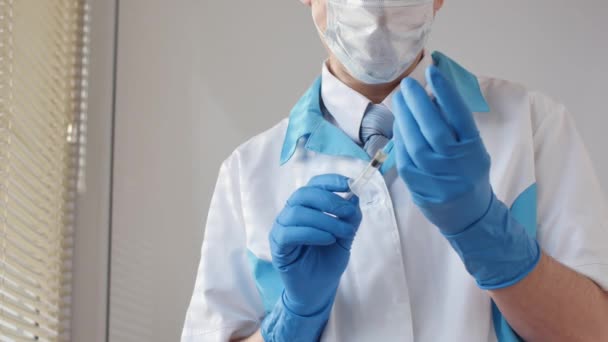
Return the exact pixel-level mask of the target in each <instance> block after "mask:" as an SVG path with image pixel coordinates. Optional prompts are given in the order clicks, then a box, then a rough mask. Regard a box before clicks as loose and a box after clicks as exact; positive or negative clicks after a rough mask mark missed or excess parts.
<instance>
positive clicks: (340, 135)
mask: <svg viewBox="0 0 608 342" xmlns="http://www.w3.org/2000/svg"><path fill="white" fill-rule="evenodd" d="M432 57H433V63H434V64H435V65H436V66H437V68H438V69H439V70H440V71H441V72H442V73H443V74H444V76H445V77H446V78H448V79H449V80H451V81H452V83H453V84H454V85H455V86H456V88H457V89H458V91H459V92H460V94H461V95H462V96H463V99H464V100H465V102H466V103H467V105H468V106H469V109H471V111H472V112H477V113H487V112H489V111H490V107H489V105H488V103H487V101H486V100H485V97H484V96H483V93H482V92H481V88H480V86H479V81H478V79H477V77H476V76H475V75H473V74H472V73H471V72H469V71H468V70H466V69H465V68H463V67H462V66H461V65H459V64H458V63H456V62H455V61H453V60H452V59H450V58H449V57H447V56H446V55H444V54H442V53H441V52H437V51H436V52H433V53H432ZM302 138H306V144H305V145H304V148H306V149H307V150H309V151H314V152H317V153H322V154H327V155H333V156H344V157H352V158H358V159H362V160H364V161H369V160H370V157H369V155H368V154H367V153H366V152H365V150H363V148H362V147H361V146H359V145H357V143H355V142H354V141H353V140H352V139H351V138H350V137H349V136H348V135H347V134H346V133H344V132H343V131H342V130H341V129H340V128H338V127H336V126H335V125H333V124H332V123H330V122H329V121H327V120H326V119H325V118H324V116H323V112H322V111H321V77H318V78H317V79H316V80H315V82H314V83H313V84H312V86H311V87H310V88H309V89H308V91H307V92H306V93H305V94H304V96H302V98H301V99H300V100H299V101H298V103H297V104H296V105H295V106H294V107H293V109H292V110H291V114H290V115H289V125H288V126H287V133H286V134H285V140H284V142H283V149H282V151H281V165H283V164H285V163H287V162H288V161H289V160H290V159H291V157H292V156H293V154H294V153H295V151H296V148H297V146H298V141H299V140H300V139H302ZM389 144H391V145H389V147H388V150H390V146H392V141H391V142H389ZM393 165H394V157H393V153H389V160H387V162H385V164H384V165H383V170H387V169H390V168H391V167H392V166H393Z"/></svg>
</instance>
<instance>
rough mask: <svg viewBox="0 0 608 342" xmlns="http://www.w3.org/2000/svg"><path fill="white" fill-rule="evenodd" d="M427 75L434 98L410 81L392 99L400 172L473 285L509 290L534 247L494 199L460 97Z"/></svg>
mask: <svg viewBox="0 0 608 342" xmlns="http://www.w3.org/2000/svg"><path fill="white" fill-rule="evenodd" d="M426 77H427V82H428V83H429V85H430V86H431V89H432V92H433V94H434V96H435V99H434V100H431V98H430V97H429V96H428V95H427V93H426V91H425V90H424V88H423V87H422V86H421V85H420V84H419V83H418V82H417V81H416V80H414V79H411V78H406V79H404V80H403V81H402V82H401V92H399V93H397V94H396V96H394V98H393V104H394V109H395V118H396V120H395V126H394V140H395V153H396V161H397V169H398V172H399V175H400V176H401V178H402V179H403V180H404V182H405V183H406V184H407V186H408V188H409V189H410V192H411V194H412V198H413V201H414V203H415V204H416V205H417V206H418V207H419V208H420V210H421V211H422V213H423V214H424V215H425V216H426V217H427V218H428V219H429V221H431V222H432V223H433V224H435V225H436V226H437V227H438V228H439V229H440V231H441V233H442V234H443V235H444V236H445V237H446V238H447V239H448V240H449V241H450V243H451V244H452V246H453V247H454V249H455V250H456V251H457V252H458V254H459V255H460V257H461V258H462V260H463V262H464V263H465V266H466V268H467V270H468V271H469V273H471V274H472V275H473V276H474V277H475V279H476V280H477V283H478V284H479V286H480V287H482V288H484V289H496V288H502V287H506V286H510V285H512V284H514V283H516V282H518V281H519V280H521V279H523V278H524V277H525V276H526V275H527V274H528V273H530V272H531V271H532V269H533V268H534V267H535V266H536V264H537V263H538V261H539V259H540V248H539V247H538V244H537V242H536V241H535V240H534V238H532V237H530V236H528V234H527V233H526V231H525V229H524V227H523V226H521V225H520V224H518V223H517V222H516V221H515V220H514V219H513V218H512V217H511V215H510V212H509V210H508V208H507V207H506V206H505V205H504V204H503V203H502V202H501V201H499V200H498V199H497V198H496V196H495V195H494V192H493V190H492V186H491V185H490V156H489V155H488V153H487V151H486V149H485V146H484V144H483V141H482V139H481V137H480V135H479V131H478V129H477V126H476V124H475V120H474V118H473V115H472V113H471V111H470V110H469V109H468V107H467V106H466V104H465V102H464V101H463V99H462V97H461V96H460V94H459V93H458V91H457V90H456V88H455V87H454V86H453V85H452V84H451V83H450V81H449V80H447V79H446V78H445V77H443V75H442V74H441V72H440V71H439V69H437V68H436V67H434V66H431V67H429V69H428V70H427V72H426Z"/></svg>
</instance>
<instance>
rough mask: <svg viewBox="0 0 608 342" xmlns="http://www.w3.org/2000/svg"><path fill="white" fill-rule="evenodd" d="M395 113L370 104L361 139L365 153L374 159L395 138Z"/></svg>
mask: <svg viewBox="0 0 608 342" xmlns="http://www.w3.org/2000/svg"><path fill="white" fill-rule="evenodd" d="M394 120H395V118H394V117H393V113H391V111H390V109H388V108H386V107H385V106H384V105H382V104H373V103H370V104H369V105H368V106H367V109H366V110H365V115H364V116H363V120H362V121H361V130H360V131H359V138H360V139H361V142H363V148H364V149H365V151H366V152H367V153H368V154H369V155H370V156H371V157H373V156H374V155H375V154H376V152H378V150H379V149H381V148H383V147H384V146H385V145H386V143H387V142H388V141H389V140H390V139H391V138H392V137H393V121H394Z"/></svg>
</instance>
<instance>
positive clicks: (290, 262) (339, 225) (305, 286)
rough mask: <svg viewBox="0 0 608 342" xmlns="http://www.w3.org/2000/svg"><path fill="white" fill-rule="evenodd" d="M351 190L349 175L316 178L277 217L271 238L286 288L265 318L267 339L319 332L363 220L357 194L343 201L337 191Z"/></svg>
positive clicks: (300, 338) (310, 336) (301, 337)
mask: <svg viewBox="0 0 608 342" xmlns="http://www.w3.org/2000/svg"><path fill="white" fill-rule="evenodd" d="M348 191H349V186H348V178H346V177H343V176H340V175H322V176H317V177H314V178H313V179H312V180H311V181H310V182H309V183H308V185H307V186H305V187H303V188H301V189H299V190H297V191H296V192H295V193H294V194H293V195H292V196H291V198H290V199H289V200H288V201H287V204H286V206H285V208H284V209H283V210H282V212H281V213H280V214H279V215H278V217H277V219H276V221H275V224H274V226H273V228H272V230H271V232H270V236H269V240H270V250H271V252H272V263H273V265H274V266H275V268H276V269H277V270H278V271H279V273H280V275H281V279H282V280H283V284H284V286H285V290H284V291H283V294H282V297H281V300H280V301H279V302H278V303H277V305H276V306H275V307H274V309H273V310H272V311H271V313H270V314H269V315H268V316H267V317H266V318H265V319H264V321H263V322H262V336H263V337H264V340H265V341H266V342H270V341H316V340H318V339H319V337H320V336H321V333H322V331H323V328H324V327H325V323H326V322H327V320H328V319H329V314H330V312H331V308H332V306H333V302H334V298H335V295H336V291H337V289H338V284H339V282H340V277H341V276H342V273H344V270H345V269H346V266H347V265H348V260H349V257H350V248H351V245H352V243H353V239H354V237H355V234H356V232H357V229H358V228H359V224H360V223H361V218H362V215H361V210H360V208H359V199H358V198H357V197H356V196H353V197H352V198H351V199H350V200H345V199H344V198H342V197H340V196H338V195H337V194H335V193H336V192H348Z"/></svg>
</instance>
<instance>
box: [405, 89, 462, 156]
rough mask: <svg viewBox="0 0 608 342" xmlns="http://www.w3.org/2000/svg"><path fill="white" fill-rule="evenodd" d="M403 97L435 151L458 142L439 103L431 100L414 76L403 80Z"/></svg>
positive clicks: (440, 151) (441, 150)
mask: <svg viewBox="0 0 608 342" xmlns="http://www.w3.org/2000/svg"><path fill="white" fill-rule="evenodd" d="M401 92H402V93H403V99H404V101H405V103H406V104H407V106H408V108H409V109H410V112H411V113H412V115H413V116H414V119H415V120H416V122H417V123H418V126H419V127H420V131H421V132H422V135H423V136H424V137H425V138H426V140H427V141H428V143H429V145H431V148H433V150H434V151H437V152H439V153H442V152H443V150H444V147H446V146H449V145H451V144H453V143H455V142H456V137H455V136H454V133H453V132H452V129H451V128H450V126H449V125H448V123H447V122H446V120H445V119H444V117H443V115H442V114H441V111H440V110H439V108H437V105H436V104H435V103H433V101H431V99H430V97H429V95H427V93H426V91H425V90H424V88H423V87H422V86H421V85H420V83H418V81H416V80H415V79H413V78H409V77H408V78H406V79H404V80H403V81H402V82H401Z"/></svg>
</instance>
